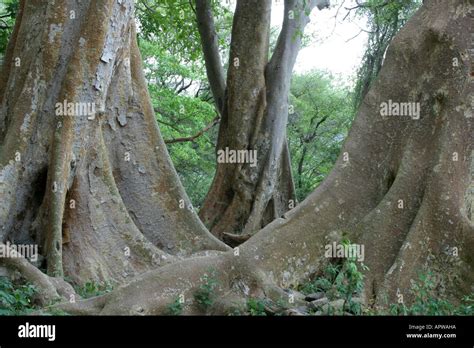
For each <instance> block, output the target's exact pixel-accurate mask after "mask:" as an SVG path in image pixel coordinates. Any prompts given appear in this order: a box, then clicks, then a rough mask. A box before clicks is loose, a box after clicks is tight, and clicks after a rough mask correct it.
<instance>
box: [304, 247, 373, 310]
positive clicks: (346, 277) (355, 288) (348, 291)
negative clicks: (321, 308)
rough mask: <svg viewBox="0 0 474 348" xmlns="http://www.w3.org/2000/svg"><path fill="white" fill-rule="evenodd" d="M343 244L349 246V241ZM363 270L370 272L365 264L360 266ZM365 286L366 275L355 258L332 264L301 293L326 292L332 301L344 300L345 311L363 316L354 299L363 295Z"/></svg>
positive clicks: (307, 284) (359, 306)
mask: <svg viewBox="0 0 474 348" xmlns="http://www.w3.org/2000/svg"><path fill="white" fill-rule="evenodd" d="M342 244H344V245H347V246H349V245H350V241H349V240H347V239H346V240H343V242H342ZM360 268H361V269H362V270H364V271H365V270H368V268H367V266H365V265H364V264H361V265H360ZM363 286H364V275H363V274H362V273H361V271H359V268H358V266H357V261H356V260H355V258H346V259H344V260H343V261H342V262H340V260H338V261H337V262H330V263H328V265H327V266H326V268H325V269H324V270H323V273H322V275H321V276H320V277H317V278H316V279H315V280H314V281H312V282H309V283H306V284H302V285H301V286H300V289H299V290H300V291H301V292H302V293H304V294H310V293H315V292H324V293H325V295H326V297H327V298H328V299H329V300H330V301H334V300H337V299H342V300H344V306H343V307H344V309H345V310H346V311H348V312H350V313H353V314H361V313H362V307H361V304H360V303H359V302H356V301H354V297H355V296H358V295H360V294H361V292H362V290H363Z"/></svg>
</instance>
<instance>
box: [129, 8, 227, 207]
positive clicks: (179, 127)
mask: <svg viewBox="0 0 474 348" xmlns="http://www.w3.org/2000/svg"><path fill="white" fill-rule="evenodd" d="M212 7H213V8H212V9H213V14H214V17H215V22H216V30H217V31H218V32H219V42H220V45H221V48H222V51H223V52H224V51H225V50H226V49H227V47H226V46H225V44H226V43H228V41H229V40H230V28H231V25H230V24H231V20H232V14H231V12H230V11H229V9H227V8H226V7H225V6H223V5H221V3H220V2H218V1H213V2H212ZM137 18H138V20H139V22H140V27H141V31H140V33H139V45H140V50H141V53H142V58H143V62H144V71H145V77H146V79H147V81H148V87H149V92H150V96H151V100H152V104H153V106H154V108H155V113H156V117H157V121H158V123H159V126H160V131H161V133H162V135H163V138H164V139H165V140H173V139H176V138H183V137H190V136H194V135H196V134H197V133H198V132H200V131H201V130H203V129H204V128H205V127H206V126H208V125H209V124H210V123H211V122H212V121H213V120H214V119H215V117H216V111H215V109H214V104H213V100H212V94H211V92H210V88H209V86H208V83H207V77H206V72H205V67H204V60H203V57H202V50H201V46H200V40H199V32H198V29H197V24H196V19H195V13H194V9H193V8H192V7H191V5H190V2H189V1H187V0H186V1H176V0H167V1H152V0H141V1H139V2H138V3H137ZM158 33H159V35H158ZM223 56H224V57H225V56H226V55H224V54H223ZM216 138H217V127H214V128H212V129H210V130H209V131H208V132H205V133H204V134H202V135H201V136H199V137H197V138H196V139H195V140H194V141H182V142H173V143H168V151H169V153H170V156H171V159H172V161H173V164H174V166H175V168H176V170H177V172H178V173H179V176H180V179H181V182H182V183H183V185H184V187H185V188H186V192H187V194H188V196H189V197H190V199H191V201H192V202H193V205H194V207H196V208H199V207H200V205H201V203H202V201H203V200H204V197H205V195H206V193H207V190H208V188H209V186H210V184H211V181H212V177H213V174H214V171H215V166H216V164H215V154H214V152H215V141H216Z"/></svg>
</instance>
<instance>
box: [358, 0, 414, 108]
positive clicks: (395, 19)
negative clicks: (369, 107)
mask: <svg viewBox="0 0 474 348" xmlns="http://www.w3.org/2000/svg"><path fill="white" fill-rule="evenodd" d="M420 5H421V1H420V0H398V1H386V0H366V1H364V3H363V4H361V5H359V6H357V7H356V16H359V17H365V18H367V22H368V31H367V32H368V33H369V36H368V41H367V49H366V51H365V54H364V57H363V58H362V64H361V67H360V68H359V71H358V73H357V83H356V86H355V93H354V107H355V108H356V109H357V108H358V106H359V104H360V103H361V102H362V99H363V98H364V96H365V94H366V93H367V92H368V90H369V88H370V86H371V84H372V82H373V81H374V80H375V78H376V77H377V75H378V73H379V71H380V69H381V68H382V63H383V59H384V56H385V52H386V50H387V48H388V46H389V45H390V42H391V41H392V39H393V38H394V37H395V35H396V34H397V32H398V31H399V30H400V29H401V28H402V27H403V26H404V25H405V23H406V22H407V21H408V19H409V18H410V17H411V16H412V15H413V14H414V13H415V11H416V10H417V9H418V8H419V6H420Z"/></svg>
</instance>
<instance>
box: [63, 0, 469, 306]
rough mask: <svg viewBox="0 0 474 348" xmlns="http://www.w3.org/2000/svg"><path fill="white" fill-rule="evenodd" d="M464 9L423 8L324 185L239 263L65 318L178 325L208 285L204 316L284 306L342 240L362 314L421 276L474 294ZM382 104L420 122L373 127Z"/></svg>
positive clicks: (453, 291) (182, 271) (194, 262)
mask: <svg viewBox="0 0 474 348" xmlns="http://www.w3.org/2000/svg"><path fill="white" fill-rule="evenodd" d="M473 9H474V8H473V5H472V2H470V1H466V0H456V1H450V2H447V1H440V0H431V1H425V3H424V5H423V6H422V8H421V9H420V10H419V12H418V13H417V14H415V16H414V17H413V18H412V19H411V20H410V21H409V22H408V24H407V25H406V26H405V27H404V28H403V29H402V30H401V31H400V33H399V34H398V35H397V36H396V38H395V39H394V42H393V44H392V45H391V47H390V49H389V51H388V53H387V58H386V61H385V64H384V66H383V67H382V70H381V72H380V75H379V78H378V79H377V80H376V82H375V83H374V85H373V87H372V88H371V90H370V91H369V93H368V94H367V96H366V98H365V99H364V102H363V103H362V105H361V107H360V109H359V111H358V114H357V116H356V119H355V121H354V124H353V127H352V129H351V131H350V134H349V137H348V139H347V141H346V143H345V145H344V148H343V150H342V154H341V156H340V158H339V159H338V161H337V163H336V165H335V168H334V169H333V171H332V172H331V173H330V175H329V176H328V178H327V179H326V180H325V181H324V182H323V183H322V184H321V185H320V186H319V187H318V188H317V189H316V190H315V191H314V193H312V194H311V195H310V196H309V197H308V198H307V199H306V200H305V201H304V202H302V203H301V204H300V205H299V206H297V207H296V208H295V209H293V210H291V211H290V212H288V213H287V214H285V216H284V217H283V218H279V219H276V220H275V221H273V222H272V223H270V224H269V225H267V226H266V227H265V228H264V229H262V230H261V231H259V232H258V233H257V234H256V235H254V236H253V237H252V238H250V239H249V240H248V241H247V242H245V243H244V244H242V245H241V246H240V247H239V249H238V250H239V253H235V251H234V252H232V251H229V252H226V253H219V254H217V255H213V256H208V257H199V258H190V259H187V260H183V261H180V262H178V263H175V264H171V265H166V266H164V267H162V268H160V269H158V270H156V271H152V272H149V273H147V274H146V275H143V276H141V277H139V278H138V279H137V280H136V281H134V282H133V283H132V284H131V285H127V286H125V287H122V288H121V289H119V290H117V291H115V292H112V293H111V294H109V295H107V296H106V298H105V299H104V298H100V299H98V300H97V302H95V301H96V300H94V299H93V300H90V301H89V302H85V303H84V304H77V305H69V304H67V305H63V307H62V308H64V309H65V310H68V311H72V312H76V313H81V311H82V306H84V308H90V307H91V306H94V305H96V304H97V303H99V302H100V305H96V306H95V307H94V308H96V311H95V313H100V314H160V313H165V311H166V306H167V305H168V304H169V303H172V302H173V300H174V298H175V297H176V296H178V295H183V296H184V298H185V299H186V301H185V305H184V313H188V314H192V313H202V310H200V309H199V307H198V306H197V305H196V303H195V301H193V292H195V291H196V290H197V289H199V286H200V284H202V282H203V279H204V278H203V277H204V275H205V274H207V275H210V274H212V277H214V279H215V280H216V281H217V282H218V286H217V288H216V293H215V297H216V299H215V303H214V306H212V307H211V308H209V309H208V311H207V313H220V314H222V313H226V312H228V311H230V310H231V309H232V308H235V307H236V306H242V304H244V303H245V298H248V297H260V298H263V297H266V298H272V299H274V300H280V301H283V303H285V300H286V299H288V294H286V293H285V292H283V291H282V290H281V289H284V288H289V287H292V286H295V285H297V284H300V283H301V282H302V281H304V280H307V279H308V278H309V277H311V276H312V275H314V274H317V272H318V271H319V270H321V269H322V267H323V266H324V265H325V264H326V263H327V262H329V260H328V258H326V257H325V256H324V249H325V245H327V244H330V243H332V242H333V241H336V242H340V241H341V239H342V238H343V237H348V238H350V239H351V241H352V242H355V243H360V244H362V245H364V246H365V261H364V263H365V264H366V265H367V266H368V267H369V269H370V270H369V271H366V272H365V289H364V293H365V301H366V303H376V304H377V305H381V306H384V305H385V306H386V305H387V304H388V303H393V302H395V301H396V300H397V298H398V297H397V296H396V295H397V293H398V294H403V296H404V301H405V303H409V301H410V299H411V296H412V294H411V293H410V291H409V290H410V288H411V282H412V281H413V280H416V279H417V272H419V271H426V270H432V271H435V272H436V275H437V277H438V287H437V290H438V291H440V294H441V293H442V294H443V295H444V296H448V297H449V298H451V299H454V300H458V299H460V298H461V296H462V294H467V293H470V292H472V290H473V289H472V284H474V259H473V257H472V255H473V252H474V226H473V222H472V221H471V220H469V219H468V216H467V209H466V199H465V194H466V193H467V192H468V191H467V189H468V186H469V182H470V180H471V179H472V178H471V177H470V174H469V173H470V172H469V169H470V162H471V154H472V151H473V147H472V145H473V144H472V139H473V118H472V112H473V110H472V105H471V103H470V100H471V99H472V97H473V95H474V94H473V93H474V89H473V82H474V81H473V78H472V76H473V71H474V68H473V58H472V57H471V56H469V54H468V52H469V49H470V48H471V43H470V42H469V40H467V39H466V38H468V37H469V36H470V35H471V34H472V33H473V32H474V28H473V27H472V13H473ZM454 58H457V60H456V62H457V63H458V64H453V62H454V61H455V60H453V59H454ZM387 100H392V101H399V102H405V101H416V102H420V104H421V115H420V116H421V117H420V118H419V119H411V118H409V117H408V118H404V117H401V116H389V117H386V116H382V115H381V112H380V105H381V103H383V102H386V101H387ZM400 200H401V201H402V204H400ZM453 248H456V250H457V251H458V253H453V252H452V250H453ZM137 289H140V290H139V294H141V295H138V296H137ZM165 290H166V291H165ZM145 294H146V295H145ZM149 294H153V295H152V296H149ZM286 303H287V302H286Z"/></svg>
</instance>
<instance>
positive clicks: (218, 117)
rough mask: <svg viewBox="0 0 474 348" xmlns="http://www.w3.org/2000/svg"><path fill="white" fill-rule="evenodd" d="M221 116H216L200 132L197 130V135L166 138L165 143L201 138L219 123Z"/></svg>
mask: <svg viewBox="0 0 474 348" xmlns="http://www.w3.org/2000/svg"><path fill="white" fill-rule="evenodd" d="M220 119H221V118H220V116H219V115H218V116H216V117H215V118H214V119H213V120H212V121H211V123H209V124H208V125H207V126H206V127H204V128H203V129H202V130H200V131H199V132H197V133H196V134H195V135H193V136H191V137H183V138H175V139H165V144H174V143H184V142H187V141H194V140H195V139H196V138H199V137H200V136H201V135H203V134H204V133H206V132H207V131H208V130H209V129H211V128H212V127H214V126H215V125H216V124H218V123H219V121H220Z"/></svg>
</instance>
